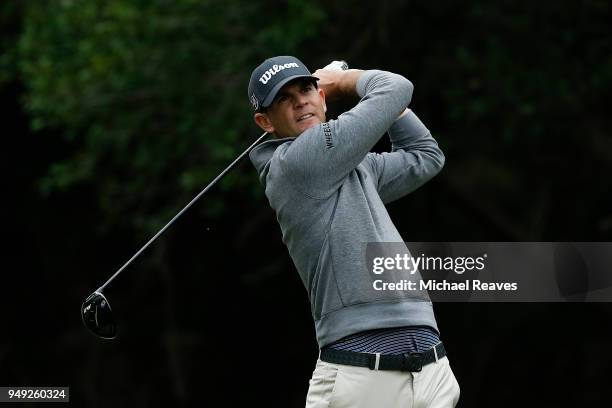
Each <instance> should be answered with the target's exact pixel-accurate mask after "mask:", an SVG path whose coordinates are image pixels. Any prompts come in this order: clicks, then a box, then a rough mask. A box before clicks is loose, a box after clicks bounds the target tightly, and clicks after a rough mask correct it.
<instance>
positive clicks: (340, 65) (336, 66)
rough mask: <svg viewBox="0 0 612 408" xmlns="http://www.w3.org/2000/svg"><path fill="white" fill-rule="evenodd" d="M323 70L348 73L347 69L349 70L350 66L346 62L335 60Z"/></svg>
mask: <svg viewBox="0 0 612 408" xmlns="http://www.w3.org/2000/svg"><path fill="white" fill-rule="evenodd" d="M323 69H333V70H338V71H346V70H347V69H349V66H348V63H347V62H346V61H344V60H335V61H332V62H330V63H329V64H327V65H326V66H324V67H323Z"/></svg>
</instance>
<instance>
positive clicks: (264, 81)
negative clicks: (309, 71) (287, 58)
mask: <svg viewBox="0 0 612 408" xmlns="http://www.w3.org/2000/svg"><path fill="white" fill-rule="evenodd" d="M298 67H299V65H298V64H296V63H295V62H289V63H287V64H283V65H272V68H270V69H269V70H267V71H266V72H264V73H263V75H262V76H261V78H259V82H261V83H262V84H264V85H265V84H267V83H268V81H269V80H270V78H272V77H273V76H274V75H276V74H277V73H279V72H281V71H282V70H283V69H286V68H298Z"/></svg>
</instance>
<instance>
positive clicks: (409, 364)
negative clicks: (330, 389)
mask: <svg viewBox="0 0 612 408" xmlns="http://www.w3.org/2000/svg"><path fill="white" fill-rule="evenodd" d="M444 356H446V350H444V345H443V344H442V342H440V343H438V344H436V345H435V346H434V347H432V348H430V349H429V350H427V351H424V352H422V353H418V352H413V353H406V354H380V353H357V352H354V351H345V350H334V349H323V350H321V355H320V356H319V358H320V359H321V360H322V361H325V362H328V363H334V364H343V365H351V366H357V367H368V368H369V369H370V370H393V371H410V372H419V371H421V369H422V368H423V366H426V365H427V364H430V363H433V362H434V361H438V360H440V359H441V358H442V357H444Z"/></svg>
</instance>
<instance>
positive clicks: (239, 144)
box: [5, 0, 324, 232]
mask: <svg viewBox="0 0 612 408" xmlns="http://www.w3.org/2000/svg"><path fill="white" fill-rule="evenodd" d="M5 7H6V6H5ZM323 19H324V15H323V14H322V13H321V12H319V11H318V8H317V7H315V6H314V5H313V4H312V3H308V4H306V3H303V2H300V1H296V0H292V1H289V2H281V3H279V2H276V1H268V2H251V1H235V2H225V1H219V0H212V1H201V0H180V1H167V0H153V1H150V0H147V1H142V0H130V1H125V0H120V1H119V0H111V1H107V0H104V1H102V0H95V1H88V2H81V1H71V0H64V1H60V2H57V1H40V2H29V3H27V6H26V9H25V16H24V21H23V30H22V33H21V37H20V39H19V42H18V44H17V51H18V56H19V70H20V75H21V79H22V80H23V82H24V84H25V86H26V87H27V93H26V95H25V98H24V104H25V107H26V108H27V111H28V113H29V115H30V117H31V126H32V128H33V130H35V131H36V130H41V129H49V128H51V129H53V128H55V129H59V130H60V131H61V132H62V133H63V134H64V135H65V137H66V139H67V140H68V141H70V143H71V145H72V153H71V154H69V155H68V157H58V158H57V161H56V162H55V163H54V164H53V165H51V167H50V169H49V171H48V174H47V176H46V177H45V178H44V179H43V180H42V182H41V190H42V192H43V193H51V192H54V191H61V190H65V189H69V188H71V187H73V186H74V185H75V184H78V183H89V184H92V185H95V188H96V190H97V196H98V197H99V200H100V207H101V209H102V210H103V213H104V214H106V216H108V220H106V221H107V222H101V223H100V225H105V226H106V227H112V226H113V225H114V224H116V223H117V222H119V218H122V217H125V216H126V214H131V217H130V218H131V219H132V221H133V223H134V226H136V227H138V228H144V229H146V230H148V231H147V232H150V230H154V229H156V228H158V227H159V226H160V225H162V224H163V223H164V222H165V221H167V220H168V219H169V218H170V216H171V214H173V213H174V212H176V210H177V209H178V208H180V207H181V206H182V205H184V204H185V203H186V202H187V201H188V199H189V198H190V197H191V196H192V195H194V193H195V192H196V191H198V190H200V189H201V188H203V186H204V185H206V184H207V183H208V182H209V181H210V180H211V179H212V178H213V177H214V176H215V175H216V174H218V173H219V172H220V170H221V169H223V168H224V167H225V166H226V165H227V164H229V162H230V161H231V160H233V158H235V156H237V154H238V153H239V152H240V151H242V150H243V149H244V148H245V147H246V146H248V144H250V142H249V140H250V138H249V137H247V136H253V135H254V134H255V132H256V130H255V127H254V125H253V124H252V123H251V121H250V120H249V119H250V117H251V114H250V111H249V109H250V106H249V104H248V100H247V97H246V85H247V82H248V78H249V75H250V70H251V69H252V68H253V66H254V65H255V64H256V63H258V62H259V61H260V60H261V59H263V58H265V57H267V56H269V55H271V54H292V53H295V52H296V51H297V47H298V46H299V45H300V44H302V43H303V42H304V41H305V40H306V39H308V38H311V37H312V36H313V35H315V34H316V30H315V28H316V27H317V26H318V24H319V23H320V22H321V21H322V20H323ZM245 175H246V176H245ZM254 177H255V174H254V173H253V172H252V169H251V168H250V167H249V168H248V171H244V168H243V170H237V171H233V172H232V173H230V174H228V176H227V177H226V179H225V180H224V181H223V182H222V183H221V188H222V189H228V188H232V189H239V190H244V191H245V193H244V194H245V195H248V194H254V193H255V192H257V191H258V190H259V186H258V183H256V182H253V181H254V180H255V179H254ZM203 208H204V211H205V212H206V213H207V215H209V216H218V215H221V214H222V213H223V210H224V206H223V199H222V197H221V195H220V194H217V195H212V194H211V195H210V196H209V197H207V198H206V205H205V206H203Z"/></svg>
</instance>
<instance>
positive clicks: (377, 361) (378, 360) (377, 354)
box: [374, 353, 380, 370]
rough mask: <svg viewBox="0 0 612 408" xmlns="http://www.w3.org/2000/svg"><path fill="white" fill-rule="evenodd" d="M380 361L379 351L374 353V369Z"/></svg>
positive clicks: (376, 368)
mask: <svg viewBox="0 0 612 408" xmlns="http://www.w3.org/2000/svg"><path fill="white" fill-rule="evenodd" d="M379 363H380V353H376V363H374V369H375V370H378V364H379Z"/></svg>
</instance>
